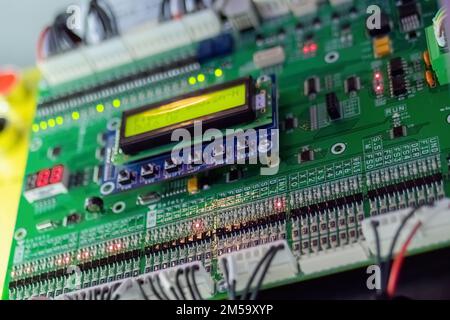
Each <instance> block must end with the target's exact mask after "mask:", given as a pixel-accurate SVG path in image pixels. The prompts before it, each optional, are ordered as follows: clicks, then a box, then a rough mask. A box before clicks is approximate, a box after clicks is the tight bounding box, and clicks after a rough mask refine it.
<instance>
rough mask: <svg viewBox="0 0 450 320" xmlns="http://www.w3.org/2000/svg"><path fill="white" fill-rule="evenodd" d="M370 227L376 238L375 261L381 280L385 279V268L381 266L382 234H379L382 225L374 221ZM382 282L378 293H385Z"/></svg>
mask: <svg viewBox="0 0 450 320" xmlns="http://www.w3.org/2000/svg"><path fill="white" fill-rule="evenodd" d="M370 225H371V226H372V230H373V234H374V236H375V245H376V253H375V254H376V257H375V259H376V263H377V266H378V267H379V268H380V272H381V279H383V269H382V267H383V266H382V265H381V242H380V233H379V232H378V227H379V225H380V223H379V222H378V221H375V220H372V222H371V224H370ZM380 282H381V288H380V291H379V292H378V293H380V292H383V288H384V287H383V283H382V282H383V281H380Z"/></svg>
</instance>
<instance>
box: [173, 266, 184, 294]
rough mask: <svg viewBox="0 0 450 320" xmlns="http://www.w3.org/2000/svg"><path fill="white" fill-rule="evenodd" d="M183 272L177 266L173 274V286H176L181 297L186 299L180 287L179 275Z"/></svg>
mask: <svg viewBox="0 0 450 320" xmlns="http://www.w3.org/2000/svg"><path fill="white" fill-rule="evenodd" d="M182 274H183V269H181V268H178V270H177V274H176V275H175V286H176V287H177V289H178V291H179V292H180V295H181V299H183V300H186V296H185V295H184V292H183V288H182V287H181V283H180V276H181V275H182Z"/></svg>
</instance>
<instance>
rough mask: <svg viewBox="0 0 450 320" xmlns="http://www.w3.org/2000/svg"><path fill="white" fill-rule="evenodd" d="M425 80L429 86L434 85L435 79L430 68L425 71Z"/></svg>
mask: <svg viewBox="0 0 450 320" xmlns="http://www.w3.org/2000/svg"><path fill="white" fill-rule="evenodd" d="M425 80H426V82H427V84H428V86H429V87H430V88H435V87H436V79H435V77H434V74H433V72H432V71H431V70H427V71H425Z"/></svg>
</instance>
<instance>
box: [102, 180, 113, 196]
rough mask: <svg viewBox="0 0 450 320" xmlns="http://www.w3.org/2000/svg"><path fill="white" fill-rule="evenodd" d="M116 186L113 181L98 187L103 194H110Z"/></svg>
mask: <svg viewBox="0 0 450 320" xmlns="http://www.w3.org/2000/svg"><path fill="white" fill-rule="evenodd" d="M115 188H116V186H115V184H114V183H113V182H106V183H104V184H103V185H102V186H101V187H100V193H101V194H102V195H104V196H107V195H108V194H111V193H112V192H113V191H114V189H115Z"/></svg>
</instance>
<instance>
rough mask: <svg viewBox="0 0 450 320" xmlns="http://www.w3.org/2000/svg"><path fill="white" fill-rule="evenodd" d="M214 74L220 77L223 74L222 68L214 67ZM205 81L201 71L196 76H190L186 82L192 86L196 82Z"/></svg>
mask: <svg viewBox="0 0 450 320" xmlns="http://www.w3.org/2000/svg"><path fill="white" fill-rule="evenodd" d="M214 75H215V76H216V78H220V77H222V76H223V70H222V69H216V70H214ZM205 81H206V76H205V75H204V74H203V73H200V74H198V75H197V76H192V77H190V78H189V79H188V83H189V84H190V85H191V86H193V85H196V84H197V83H203V82H205Z"/></svg>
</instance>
